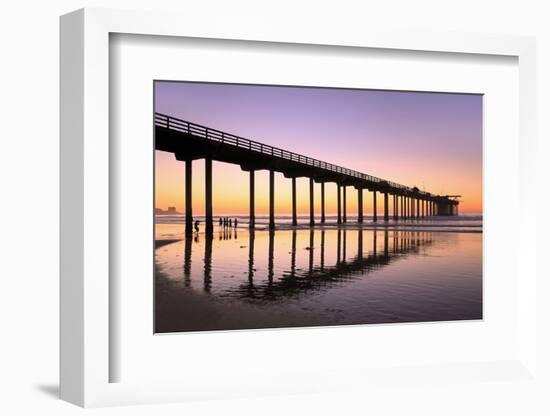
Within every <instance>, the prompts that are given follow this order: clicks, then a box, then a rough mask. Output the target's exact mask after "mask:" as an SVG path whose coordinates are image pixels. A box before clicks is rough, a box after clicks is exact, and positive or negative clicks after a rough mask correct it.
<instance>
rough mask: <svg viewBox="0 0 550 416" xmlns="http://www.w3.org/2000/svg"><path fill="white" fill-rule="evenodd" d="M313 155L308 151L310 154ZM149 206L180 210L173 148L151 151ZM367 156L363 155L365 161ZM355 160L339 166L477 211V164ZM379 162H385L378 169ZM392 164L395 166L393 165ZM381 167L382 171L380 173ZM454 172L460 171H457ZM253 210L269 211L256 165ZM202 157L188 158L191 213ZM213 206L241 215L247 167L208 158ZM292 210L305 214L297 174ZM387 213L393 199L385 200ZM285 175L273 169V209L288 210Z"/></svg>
mask: <svg viewBox="0 0 550 416" xmlns="http://www.w3.org/2000/svg"><path fill="white" fill-rule="evenodd" d="M312 156H314V155H312ZM427 159H429V158H427ZM155 160H156V161H155V163H156V168H155V193H156V195H155V207H156V208H160V209H164V210H166V209H167V208H168V207H175V208H176V210H177V211H178V212H180V213H184V212H185V164H184V162H181V161H177V160H176V158H175V157H174V155H173V154H171V153H167V152H161V151H156V152H155ZM366 163H367V161H365V164H366ZM362 164H363V163H361V161H350V163H349V164H346V165H344V166H346V167H350V168H354V169H357V170H359V171H362V172H364V173H369V174H374V175H376V176H379V177H382V178H385V179H388V180H391V181H394V182H397V183H402V184H405V185H407V186H418V187H419V188H420V189H421V190H426V191H428V192H432V193H435V194H441V195H444V194H454V193H458V194H460V195H462V197H461V198H460V201H461V202H460V205H459V212H460V213H481V212H482V188H481V185H482V184H481V167H480V166H471V168H470V169H464V167H463V166H456V167H454V166H449V164H448V163H446V164H443V163H442V164H438V163H437V160H436V159H433V158H432V159H429V160H426V161H423V162H421V163H418V160H410V161H409V162H407V163H404V162H403V160H400V161H399V164H394V163H392V162H391V161H388V160H381V159H377V160H375V161H374V163H373V161H371V160H368V164H369V166H372V167H373V170H369V171H367V172H365V169H361V168H360V165H362ZM384 166H386V168H385V169H384ZM397 167H398V168H397ZM383 170H386V171H387V172H388V173H393V174H384V173H383ZM457 172H460V174H457ZM255 182H256V186H255V210H256V214H257V215H267V214H268V212H269V174H268V172H267V171H265V170H264V171H256V174H255ZM204 183H205V180H204V161H203V160H195V161H194V162H193V214H194V215H204ZM212 188H213V211H214V216H222V215H246V214H248V211H249V173H248V172H245V171H242V170H241V169H240V167H239V166H238V165H232V164H227V163H222V162H216V161H214V162H213V185H212ZM296 193H297V211H298V215H307V214H309V179H307V178H297V180H296ZM314 194H315V214H316V215H317V216H319V215H320V212H321V185H320V184H318V183H315V187H314ZM346 196H347V214H348V215H349V216H354V215H356V214H357V190H355V189H354V188H353V187H351V186H348V187H347V193H346ZM336 201H337V194H336V184H334V183H326V184H325V210H326V214H327V215H334V214H336V211H337V205H336ZM389 202H390V203H389V207H390V213H392V212H393V211H392V208H393V204H392V202H393V200H392V197H391V196H390V200H389ZM291 203H292V194H291V180H290V179H288V178H285V177H284V176H283V175H282V174H281V173H278V172H276V173H275V214H276V215H285V214H290V213H291V210H292V208H291V207H292V205H291ZM372 206H373V198H372V192H369V191H367V190H365V191H364V193H363V211H364V213H365V215H369V214H371V213H372ZM377 211H378V213H379V214H381V213H382V212H383V198H382V196H381V195H380V194H379V195H378V199H377Z"/></svg>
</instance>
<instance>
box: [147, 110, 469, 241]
mask: <svg viewBox="0 0 550 416" xmlns="http://www.w3.org/2000/svg"><path fill="white" fill-rule="evenodd" d="M155 149H157V150H162V151H166V152H171V153H174V155H175V157H176V159H177V160H181V161H184V162H185V223H186V226H185V232H186V234H187V235H190V234H192V233H193V229H192V224H193V209H192V175H193V168H192V163H193V160H196V159H204V160H205V199H206V200H205V222H206V225H205V227H206V228H205V230H206V232H207V233H212V232H213V229H214V228H213V207H212V161H213V160H216V161H220V162H226V163H233V164H237V165H240V167H241V169H242V170H244V171H247V172H249V178H250V228H252V229H253V228H254V226H255V209H254V184H255V172H256V171H257V170H267V171H269V227H270V228H271V229H274V228H275V176H274V175H275V172H280V173H282V174H283V175H284V176H285V177H286V178H289V179H291V181H292V223H293V225H297V213H296V178H298V177H306V178H309V224H310V225H311V226H313V225H315V209H314V200H315V199H314V183H315V182H317V183H320V184H321V221H320V223H321V224H324V223H325V183H334V184H336V187H337V210H338V215H337V222H338V223H339V224H341V223H345V222H347V207H346V189H347V187H353V188H354V189H355V190H357V201H358V213H357V221H358V222H359V223H362V222H363V191H364V190H367V191H370V192H372V196H373V214H372V216H373V221H377V220H378V214H377V194H381V195H382V197H383V200H382V203H383V207H384V211H383V212H384V213H383V220H384V221H389V219H390V199H391V205H392V208H391V217H393V219H394V220H399V219H408V218H421V217H427V216H436V215H444V216H449V215H458V203H459V202H458V200H457V199H455V198H457V197H459V195H435V194H432V193H429V192H425V191H421V190H420V189H418V188H417V187H412V188H411V187H407V186H405V185H401V184H398V183H395V182H392V181H389V180H385V179H381V178H377V177H375V176H371V175H368V174H365V173H361V172H357V171H355V170H352V169H348V168H344V167H341V166H337V165H334V164H332V163H328V162H323V161H321V160H317V159H313V158H311V157H308V156H304V155H300V154H297V153H294V152H291V151H288V150H284V149H280V148H277V147H273V146H270V145H267V144H264V143H260V142H258V141H255V140H250V139H246V138H244V137H240V136H236V135H234V134H230V133H226V132H223V131H220V130H216V129H213V128H210V127H206V126H202V125H199V124H195V123H191V122H189V121H185V120H180V119H178V118H175V117H171V116H168V115H165V114H160V113H155Z"/></svg>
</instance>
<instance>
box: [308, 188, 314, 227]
mask: <svg viewBox="0 0 550 416" xmlns="http://www.w3.org/2000/svg"><path fill="white" fill-rule="evenodd" d="M309 225H311V226H313V225H315V195H314V187H313V178H309Z"/></svg>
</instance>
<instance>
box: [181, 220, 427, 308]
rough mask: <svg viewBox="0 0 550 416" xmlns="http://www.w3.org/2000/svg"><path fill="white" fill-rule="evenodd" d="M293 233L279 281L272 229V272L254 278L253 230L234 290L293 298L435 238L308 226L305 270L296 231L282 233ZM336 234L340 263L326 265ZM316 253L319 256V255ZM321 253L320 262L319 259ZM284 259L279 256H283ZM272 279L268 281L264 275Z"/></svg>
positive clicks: (207, 253) (208, 257) (207, 273)
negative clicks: (367, 243) (351, 247)
mask: <svg viewBox="0 0 550 416" xmlns="http://www.w3.org/2000/svg"><path fill="white" fill-rule="evenodd" d="M282 232H289V233H291V234H292V235H291V240H290V241H291V244H290V247H289V248H290V252H289V254H290V266H289V269H288V270H287V271H285V272H284V273H282V275H281V276H279V278H278V279H275V270H274V257H275V253H274V247H275V237H276V232H275V231H274V230H270V231H268V232H267V233H268V236H269V237H268V238H269V239H268V250H267V274H265V273H262V276H261V277H262V278H260V279H259V280H258V281H255V274H256V269H255V250H254V247H255V240H256V232H254V231H251V232H249V233H248V265H247V272H246V274H247V276H248V279H247V281H246V282H242V283H240V284H239V285H238V287H237V288H235V289H232V290H231V291H232V293H233V294H237V297H239V298H245V299H250V300H253V299H261V300H269V299H276V298H280V297H284V296H293V295H296V294H299V293H301V292H306V291H310V290H319V289H328V288H330V287H331V286H332V285H340V284H342V283H345V282H346V281H349V280H352V279H355V278H357V277H358V276H361V275H364V274H367V273H369V272H371V271H373V270H378V269H380V268H383V267H385V266H388V265H390V264H391V263H393V262H395V261H396V260H398V259H400V258H403V257H404V256H407V255H411V254H417V253H418V252H419V249H420V247H422V246H429V245H431V244H432V242H433V237H432V234H433V233H431V232H418V231H397V230H394V231H390V230H385V231H380V232H376V231H375V232H373V231H365V230H362V229H358V230H345V229H338V230H336V231H326V230H314V229H309V231H305V230H304V231H302V232H306V233H307V232H309V246H308V247H306V250H307V251H308V261H307V267H306V268H304V269H299V270H298V268H297V265H296V253H297V247H296V246H297V244H296V240H297V233H298V232H297V230H292V231H282ZM327 232H331V233H335V234H336V253H335V254H336V261H335V262H334V263H333V264H326V263H325V258H326V245H325V241H326V236H325V235H326V233H327ZM315 233H319V234H320V244H319V245H318V246H316V245H315ZM365 233H367V235H369V237H370V238H372V248H371V250H369V251H366V252H365V251H364V249H363V247H364V240H365V236H364V234H365ZM378 234H382V240H383V244H382V245H381V247H380V246H379V243H378V241H379V240H378V238H379V235H378ZM201 237H202V238H204V257H203V269H204V285H203V289H204V291H205V292H210V290H211V289H212V287H213V285H215V283H216V282H215V281H213V276H212V243H213V241H214V240H215V238H216V237H215V236H213V235H209V234H205V235H204V236H201ZM232 238H237V234H236V232H235V233H233V232H227V231H222V232H220V234H219V239H221V240H223V239H232ZM350 238H355V239H356V242H357V244H356V247H357V250H356V251H355V253H353V255H351V256H350V253H348V251H347V242H348V239H350ZM197 241H198V237H195V238H191V237H187V238H185V241H184V243H185V249H184V262H183V275H184V284H185V286H189V284H190V270H191V251H192V246H193V244H195V243H196V242H197ZM316 253H318V254H317V256H316ZM316 257H317V260H318V261H317V263H316V261H315V260H316ZM279 261H280V260H279ZM265 277H267V279H266V278H265Z"/></svg>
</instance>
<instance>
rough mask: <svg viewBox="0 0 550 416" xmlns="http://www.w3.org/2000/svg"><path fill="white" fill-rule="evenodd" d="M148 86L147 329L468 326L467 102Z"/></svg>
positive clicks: (474, 160)
mask: <svg viewBox="0 0 550 416" xmlns="http://www.w3.org/2000/svg"><path fill="white" fill-rule="evenodd" d="M153 89H154V114H153V115H152V119H153V129H154V189H153V190H152V192H153V193H154V213H152V215H153V216H154V260H155V264H154V276H152V278H153V279H154V295H153V296H154V311H153V313H154V326H155V327H154V332H155V333H157V334H161V333H178V332H182V333H183V332H195V331H219V330H247V329H248V330H249V329H267V328H296V327H302V328H303V327H319V326H339V325H368V324H390V323H421V322H435V321H464V320H481V319H483V189H482V184H483V95H482V94H474V93H453V92H435V91H434V92H432V91H399V90H382V89H380V90H378V89H358V88H333V87H317V86H300V85H258V84H231V83H212V82H187V81H173V80H155V81H154V82H153ZM144 191H145V192H147V190H144Z"/></svg>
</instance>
